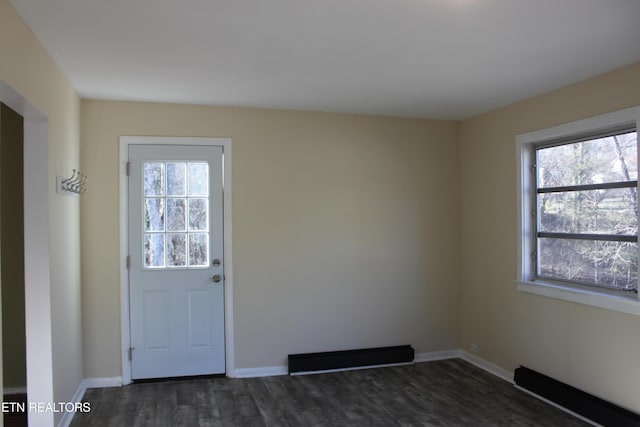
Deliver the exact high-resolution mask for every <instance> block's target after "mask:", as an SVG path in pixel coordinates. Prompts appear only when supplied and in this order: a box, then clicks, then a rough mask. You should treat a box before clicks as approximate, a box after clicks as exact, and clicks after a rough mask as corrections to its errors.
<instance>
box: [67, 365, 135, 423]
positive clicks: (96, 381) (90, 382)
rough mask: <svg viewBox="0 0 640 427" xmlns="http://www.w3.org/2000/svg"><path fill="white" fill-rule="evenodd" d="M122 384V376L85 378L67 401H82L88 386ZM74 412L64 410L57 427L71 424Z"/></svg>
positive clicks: (117, 385) (114, 385)
mask: <svg viewBox="0 0 640 427" xmlns="http://www.w3.org/2000/svg"><path fill="white" fill-rule="evenodd" d="M121 385H122V377H108V378H85V379H84V380H82V381H81V382H80V384H79V385H78V389H77V390H76V393H75V394H74V395H73V397H72V398H71V400H70V401H69V402H71V403H79V402H82V398H83V397H84V393H85V392H86V391H87V389H88V388H98V387H119V386H121ZM74 415H75V412H65V413H64V415H63V416H62V418H61V419H60V422H59V423H58V427H69V424H71V420H73V416H74Z"/></svg>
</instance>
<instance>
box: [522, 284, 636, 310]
mask: <svg viewBox="0 0 640 427" xmlns="http://www.w3.org/2000/svg"><path fill="white" fill-rule="evenodd" d="M518 290H519V291H522V292H527V293H530V294H536V295H541V296H545V297H549V298H556V299H561V300H564V301H571V302H575V303H578V304H584V305H589V306H592V307H599V308H604V309H607V310H613V311H619V312H621V313H627V314H635V315H636V316H640V301H638V300H634V299H631V298H626V297H622V296H615V295H607V294H604V293H599V292H593V291H587V290H582V289H575V288H571V287H568V286H562V285H556V284H551V283H544V282H538V281H536V282H525V281H519V282H518Z"/></svg>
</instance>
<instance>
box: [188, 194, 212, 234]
mask: <svg viewBox="0 0 640 427" xmlns="http://www.w3.org/2000/svg"><path fill="white" fill-rule="evenodd" d="M207 202H208V200H207V199H189V230H203V231H206V230H207V228H208V227H207V226H208V224H207V218H208V217H209V215H208V209H207V204H208V203H207Z"/></svg>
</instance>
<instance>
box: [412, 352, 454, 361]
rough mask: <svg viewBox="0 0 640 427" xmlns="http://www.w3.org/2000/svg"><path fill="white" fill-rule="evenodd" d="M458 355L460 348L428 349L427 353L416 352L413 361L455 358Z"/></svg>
mask: <svg viewBox="0 0 640 427" xmlns="http://www.w3.org/2000/svg"><path fill="white" fill-rule="evenodd" d="M458 357H460V350H457V349H456V350H441V351H430V352H428V353H416V355H415V357H414V358H413V361H414V362H415V363H422V362H434V361H436V360H445V359H456V358H458Z"/></svg>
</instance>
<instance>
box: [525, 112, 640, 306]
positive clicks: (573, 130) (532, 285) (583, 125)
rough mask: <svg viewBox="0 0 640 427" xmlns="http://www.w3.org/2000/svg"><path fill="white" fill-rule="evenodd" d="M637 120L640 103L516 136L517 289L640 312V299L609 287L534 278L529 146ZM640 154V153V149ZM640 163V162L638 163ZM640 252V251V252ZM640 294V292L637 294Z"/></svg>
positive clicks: (638, 126) (638, 124)
mask: <svg viewBox="0 0 640 427" xmlns="http://www.w3.org/2000/svg"><path fill="white" fill-rule="evenodd" d="M633 123H635V126H636V129H637V130H638V131H640V106H638V107H632V108H627V109H625V110H620V111H615V112H612V113H607V114H603V115H600V116H595V117H590V118H587V119H584V120H578V121H575V122H571V123H566V124H563V125H559V126H554V127H550V128H546V129H541V130H537V131H534V132H529V133H525V134H521V135H518V136H517V137H516V144H517V150H516V156H517V191H518V194H517V200H518V279H517V283H518V290H519V291H522V292H527V293H532V294H536V295H541V296H545V297H549V298H556V299H561V300H564V301H571V302H575V303H578V304H585V305H589V306H593V307H600V308H604V309H608V310H614V311H619V312H623V313H628V314H635V315H640V299H633V298H629V297H623V296H619V295H615V294H611V293H608V292H607V290H606V289H602V290H600V289H597V288H593V289H582V288H580V287H573V286H571V285H562V284H558V283H552V282H548V281H544V280H540V279H535V280H534V270H533V269H534V263H533V261H532V259H531V255H530V249H529V248H531V247H532V239H535V236H533V233H532V230H533V229H534V226H535V224H534V221H535V219H534V218H533V216H532V215H531V214H530V212H532V210H533V209H535V206H533V202H532V200H531V197H530V194H531V188H532V187H531V186H532V185H535V183H534V182H532V181H533V177H532V174H530V173H529V171H530V167H531V164H532V160H533V159H532V158H531V157H532V154H531V150H530V147H531V145H532V144H534V143H539V142H542V141H547V140H552V139H560V138H566V137H571V136H574V135H579V134H584V133H587V132H597V131H598V130H602V129H607V128H612V127H614V126H618V125H623V124H633ZM638 152H639V157H640V150H638ZM638 164H640V162H639V163H638ZM639 255H640V254H639ZM638 295H639V298H640V293H639V294H638Z"/></svg>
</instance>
